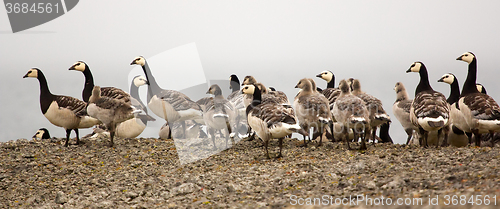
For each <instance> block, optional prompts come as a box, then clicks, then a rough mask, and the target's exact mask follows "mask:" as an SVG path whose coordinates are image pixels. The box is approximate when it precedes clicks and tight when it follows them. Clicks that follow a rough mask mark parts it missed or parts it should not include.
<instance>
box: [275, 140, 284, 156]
mask: <svg viewBox="0 0 500 209" xmlns="http://www.w3.org/2000/svg"><path fill="white" fill-rule="evenodd" d="M278 142H279V147H280V154H279V155H278V157H276V158H281V150H282V149H283V138H279V139H278Z"/></svg>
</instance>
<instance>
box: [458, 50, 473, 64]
mask: <svg viewBox="0 0 500 209" xmlns="http://www.w3.org/2000/svg"><path fill="white" fill-rule="evenodd" d="M460 58H461V59H462V61H464V62H467V63H469V64H470V63H471V62H472V60H473V59H474V55H473V54H471V53H470V52H465V53H464V54H462V56H461V57H460Z"/></svg>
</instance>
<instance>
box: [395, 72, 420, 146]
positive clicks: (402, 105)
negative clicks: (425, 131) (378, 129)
mask: <svg viewBox="0 0 500 209" xmlns="http://www.w3.org/2000/svg"><path fill="white" fill-rule="evenodd" d="M394 91H396V101H395V102H394V104H393V105H392V113H393V114H394V116H396V119H398V121H399V123H401V126H403V129H404V130H405V132H406V134H407V135H408V138H406V144H409V143H410V139H411V138H412V136H417V131H418V128H417V126H415V125H414V124H413V123H412V122H411V121H410V108H411V103H412V102H413V100H412V99H410V98H409V96H408V92H407V91H406V88H405V86H404V85H403V83H402V82H397V83H396V85H395V86H394Z"/></svg>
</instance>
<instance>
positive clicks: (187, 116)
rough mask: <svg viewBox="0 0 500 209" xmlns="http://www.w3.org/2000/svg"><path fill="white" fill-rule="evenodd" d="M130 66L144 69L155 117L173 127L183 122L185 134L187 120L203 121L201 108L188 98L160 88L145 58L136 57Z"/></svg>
mask: <svg viewBox="0 0 500 209" xmlns="http://www.w3.org/2000/svg"><path fill="white" fill-rule="evenodd" d="M130 65H140V66H141V67H142V70H143V71H144V74H145V75H146V79H147V80H148V81H149V86H148V95H147V100H148V107H149V109H151V111H152V112H153V113H154V114H155V115H157V116H158V117H161V118H163V119H165V120H166V121H167V123H169V124H168V125H170V126H171V125H172V123H173V122H176V121H181V122H182V126H183V131H184V132H185V130H186V129H185V123H184V121H185V120H191V119H193V120H194V119H200V120H202V119H203V113H202V110H201V108H200V106H199V105H198V104H196V102H194V101H193V100H191V99H190V98H189V97H188V96H186V95H185V94H183V93H181V92H179V91H175V90H167V89H162V88H160V86H159V85H158V83H156V80H155V78H154V76H153V74H152V73H151V70H150V69H149V65H148V63H147V62H146V59H145V58H144V57H142V56H139V57H136V58H135V59H134V60H133V61H132V62H131V63H130Z"/></svg>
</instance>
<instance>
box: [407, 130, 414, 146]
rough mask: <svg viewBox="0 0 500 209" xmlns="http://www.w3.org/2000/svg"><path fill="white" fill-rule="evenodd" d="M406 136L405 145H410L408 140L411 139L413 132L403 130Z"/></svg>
mask: <svg viewBox="0 0 500 209" xmlns="http://www.w3.org/2000/svg"><path fill="white" fill-rule="evenodd" d="M405 132H406V134H408V138H406V145H408V144H410V139H411V136H412V134H413V130H412V129H410V128H409V129H406V130H405Z"/></svg>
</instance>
